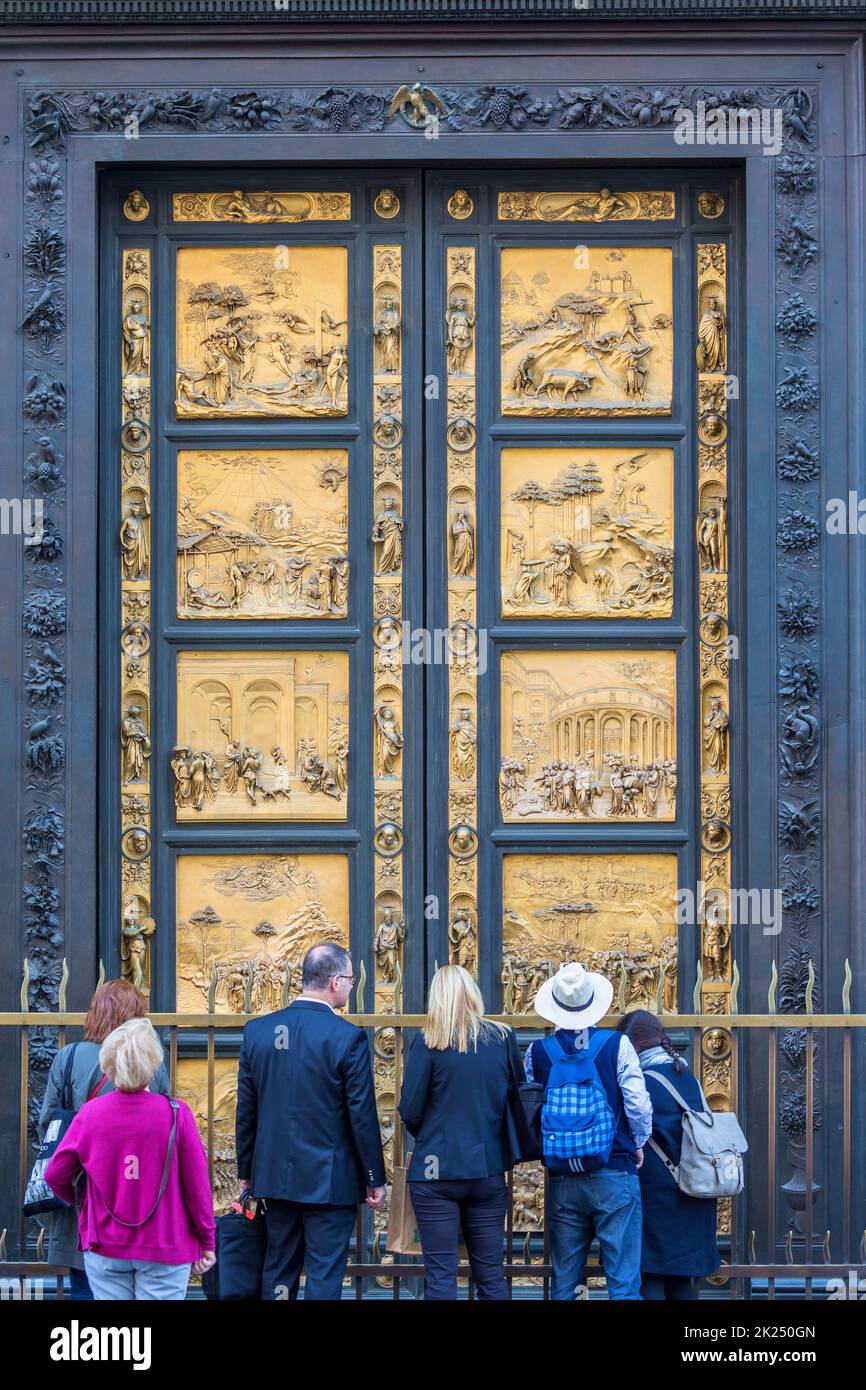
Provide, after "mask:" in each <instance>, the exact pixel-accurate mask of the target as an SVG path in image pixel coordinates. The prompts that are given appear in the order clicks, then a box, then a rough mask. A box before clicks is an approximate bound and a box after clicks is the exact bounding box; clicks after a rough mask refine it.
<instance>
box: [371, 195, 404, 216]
mask: <svg viewBox="0 0 866 1390" xmlns="http://www.w3.org/2000/svg"><path fill="white" fill-rule="evenodd" d="M373 208H374V210H375V213H376V216H377V217H382V218H385V219H386V220H387V221H390V220H391V218H392V217H396V216H397V214H398V212H399V211H400V199H399V198H398V197H397V194H396V193H395V192H394V190H393V188H383V189H382V191H381V193H378V194H377V195H376V198H375V200H374V202H373Z"/></svg>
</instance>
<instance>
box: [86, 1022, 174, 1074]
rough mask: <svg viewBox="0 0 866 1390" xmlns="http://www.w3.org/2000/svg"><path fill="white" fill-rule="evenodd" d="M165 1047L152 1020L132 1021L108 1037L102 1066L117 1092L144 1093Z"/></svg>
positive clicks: (104, 1045)
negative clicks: (154, 1029)
mask: <svg viewBox="0 0 866 1390" xmlns="http://www.w3.org/2000/svg"><path fill="white" fill-rule="evenodd" d="M162 1056H163V1053H162V1043H161V1042H160V1041H159V1038H158V1037H157V1036H156V1033H155V1032H154V1031H153V1024H152V1023H151V1021H150V1019H149V1018H129V1019H127V1021H126V1023H121V1025H120V1027H119V1028H115V1030H114V1032H113V1033H109V1035H108V1037H107V1038H106V1039H105V1042H104V1043H103V1044H102V1047H101V1049H100V1053H99V1065H100V1066H101V1067H102V1070H103V1071H104V1072H105V1075H106V1076H107V1077H108V1079H109V1081H111V1082H112V1084H113V1085H114V1087H115V1090H118V1091H144V1090H146V1088H147V1087H148V1086H149V1085H150V1083H151V1081H152V1080H153V1078H154V1077H155V1076H156V1073H157V1071H158V1070H159V1066H160V1063H161V1062H162Z"/></svg>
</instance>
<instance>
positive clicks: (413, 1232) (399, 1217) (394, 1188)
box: [387, 1168, 421, 1255]
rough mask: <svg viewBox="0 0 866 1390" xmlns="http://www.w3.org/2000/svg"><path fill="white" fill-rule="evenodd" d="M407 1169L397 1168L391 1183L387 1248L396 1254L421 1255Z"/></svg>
mask: <svg viewBox="0 0 866 1390" xmlns="http://www.w3.org/2000/svg"><path fill="white" fill-rule="evenodd" d="M406 1171H407V1170H406V1169H405V1168H395V1169H394V1179H393V1182H392V1184H391V1208H390V1211H389V1213H388V1241H387V1248H388V1250H390V1251H391V1253H392V1254H394V1255H420V1254H421V1241H420V1240H419V1238H418V1225H417V1223H416V1221H415V1212H414V1209H413V1207H412V1198H411V1197H410V1195H409V1184H408V1183H407V1181H406Z"/></svg>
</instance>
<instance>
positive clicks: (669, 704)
mask: <svg viewBox="0 0 866 1390" xmlns="http://www.w3.org/2000/svg"><path fill="white" fill-rule="evenodd" d="M500 687H501V700H502V713H501V742H502V762H501V768H500V774H499V797H500V805H501V809H502V818H503V820H505V821H511V822H520V821H530V822H531V821H581V820H634V819H639V820H673V819H674V818H675V815H676V785H677V766H676V756H677V752H676V693H675V691H676V658H675V655H674V653H673V652H670V651H643V652H627V651H612V652H611V651H601V652H595V651H588V650H585V649H584V650H580V651H508V652H503V654H502V659H501V665H500Z"/></svg>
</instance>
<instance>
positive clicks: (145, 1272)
mask: <svg viewBox="0 0 866 1390" xmlns="http://www.w3.org/2000/svg"><path fill="white" fill-rule="evenodd" d="M190 1268H191V1266H190V1265H163V1264H156V1263H155V1262H154V1261H153V1260H113V1259H110V1258H109V1256H107V1255H97V1254H95V1253H94V1251H92V1250H85V1252H84V1269H85V1273H86V1274H87V1282H88V1283H89V1285H90V1287H91V1290H92V1291H93V1297H94V1298H95V1299H96V1300H97V1301H103V1302H109V1301H123V1300H124V1299H125V1300H127V1301H129V1302H131V1301H133V1300H135V1301H138V1302H141V1301H143V1300H149V1301H151V1302H154V1301H158V1302H163V1303H178V1302H182V1301H183V1299H184V1298H186V1286H187V1284H188V1283H189V1271H190Z"/></svg>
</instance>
